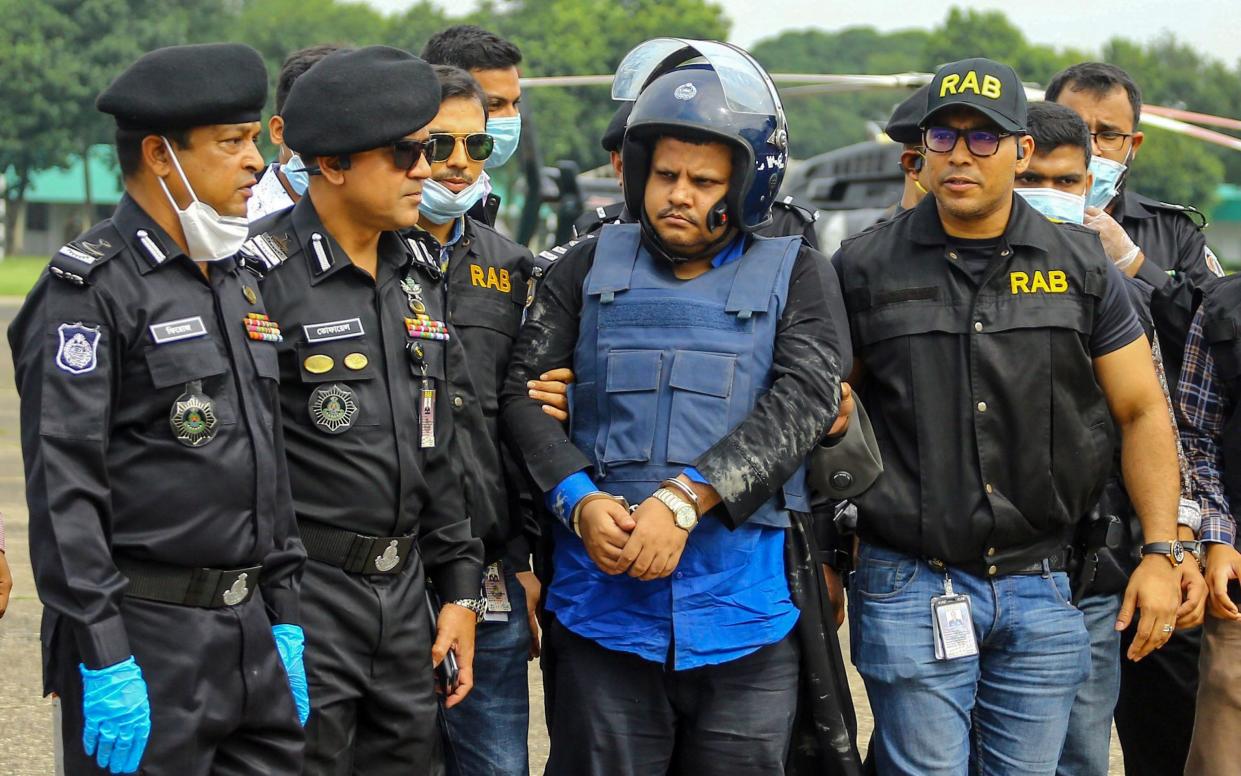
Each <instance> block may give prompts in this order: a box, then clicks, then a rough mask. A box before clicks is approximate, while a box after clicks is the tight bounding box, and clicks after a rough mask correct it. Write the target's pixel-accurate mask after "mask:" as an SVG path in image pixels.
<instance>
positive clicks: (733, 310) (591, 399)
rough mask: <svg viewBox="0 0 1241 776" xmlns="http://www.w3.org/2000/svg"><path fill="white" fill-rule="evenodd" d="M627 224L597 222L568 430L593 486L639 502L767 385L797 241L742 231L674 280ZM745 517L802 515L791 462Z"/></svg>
mask: <svg viewBox="0 0 1241 776" xmlns="http://www.w3.org/2000/svg"><path fill="white" fill-rule="evenodd" d="M640 234H641V232H640V227H639V226H638V225H637V224H615V225H608V226H605V227H603V229H602V230H601V232H600V235H599V244H598V247H597V248H596V249H595V260H594V266H593V267H592V268H591V270H590V273H589V274H588V275H587V276H586V280H585V286H584V295H583V296H584V303H583V309H582V316H581V323H580V329H579V335H578V342H577V350H576V352H575V354H574V370H575V372H576V385H575V387H574V392H573V411H572V416H571V417H572V421H571V434H570V436H571V437H572V439H573V443H574V444H575V445H577V447H578V449H580V450H581V451H582V452H583V453H584V454H585V455H586V456H587V457H588V458H589V459H590V460H591V461H593V462H594V465H595V481H596V482H597V483H598V485H599V487H600V488H602V489H604V490H606V491H608V492H610V493H616V494H618V495H622V496H624V497H625V498H626V499H628V500H629V502H630V503H631V504H637V503H640V502H641V501H642V500H643V499H645V498H646V497H648V496H649V495H650V494H651V492H652V491H653V490H654V489H655V488H657V487H658V485H659V482H660V481H661V480H663V479H665V478H668V477H675V476H676V475H678V474H680V473H681V472H682V471H683V470H684V469H685V468H686V467H689V466H692V465H693V464H694V461H695V460H696V459H697V458H698V457H699V456H700V455H702V454H703V453H705V452H706V451H707V450H709V449H710V448H711V447H712V446H713V445H714V444H716V443H717V442H719V441H720V440H721V439H723V438H724V437H725V436H726V435H727V434H728V432H729V431H731V430H732V429H733V428H734V427H736V426H737V425H738V424H740V423H741V422H742V421H743V420H744V419H745V418H746V417H747V416H748V415H749V414H750V412H751V411H752V410H753V409H754V406H755V404H756V403H757V402H758V399H759V397H760V396H762V395H763V394H764V393H765V392H766V391H767V390H768V389H769V388H770V387H771V382H772V374H771V371H772V370H771V366H772V358H773V354H774V351H775V340H776V328H777V325H778V323H779V320H780V316H781V314H782V313H783V311H784V305H785V302H786V300H787V298H788V287H789V278H790V277H791V276H792V272H793V263H794V261H795V260H796V258H797V254H798V251H799V249H800V247H801V240H800V238H797V237H781V238H771V239H769V238H762V237H752V238H749V239H750V241H751V242H750V245H749V249H748V250H747V251H746V252H745V254H744V255H743V256H742V257H741V258H740V259H738V260H736V261H733V262H730V263H728V264H725V265H723V266H721V267H716V268H713V269H711V270H710V271H708V272H706V273H704V274H702V275H700V276H698V277H696V278H694V279H692V280H678V279H677V278H676V277H675V276H674V275H673V274H672V272H671V269H670V268H669V267H668V265H667V264H666V263H664V262H661V261H660V260H657V259H655V258H654V257H653V256H651V254H650V253H648V252H647V251H646V250H645V249H644V248H643V247H642V244H641V240H640ZM781 495H782V497H781V496H777V497H774V498H772V499H770V500H769V501H767V502H766V503H764V504H763V505H762V506H761V507H759V509H758V510H757V511H756V512H755V513H754V514H753V515H751V516H750V517H749V519H748V521H747V522H748V524H751V525H767V526H774V527H780V528H783V527H786V526H788V524H789V516H788V511H787V510H797V511H802V512H808V511H810V503H809V497H808V490H807V487H806V470H805V465H804V464H803V465H802V466H801V467H800V468H799V469H798V470H797V472H796V473H794V475H793V477H792V478H791V479H790V480H789V481H788V482H787V483H785V485H784V488H783V493H782V494H781Z"/></svg>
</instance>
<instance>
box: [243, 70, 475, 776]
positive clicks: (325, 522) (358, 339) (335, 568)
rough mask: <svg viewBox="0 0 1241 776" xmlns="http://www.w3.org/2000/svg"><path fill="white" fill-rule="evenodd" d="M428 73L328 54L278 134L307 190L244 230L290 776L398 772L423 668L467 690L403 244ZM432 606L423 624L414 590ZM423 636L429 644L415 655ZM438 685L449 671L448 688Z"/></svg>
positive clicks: (426, 292) (439, 466)
mask: <svg viewBox="0 0 1241 776" xmlns="http://www.w3.org/2000/svg"><path fill="white" fill-rule="evenodd" d="M439 104H440V88H439V83H438V81H437V80H436V78H435V74H434V72H433V71H432V70H431V67H430V66H429V65H428V64H426V63H425V62H423V61H422V60H420V59H418V58H417V57H415V56H413V55H412V54H409V53H407V52H404V51H401V50H399V49H394V48H389V47H386V46H369V47H366V48H362V49H357V50H350V51H338V52H336V53H334V54H331V55H329V56H327V57H325V58H324V59H323V60H321V61H320V62H319V63H318V64H316V65H315V66H314V67H312V68H310V69H309V70H308V71H306V73H305V74H304V75H302V76H301V77H300V78H298V79H297V81H296V82H294V84H293V89H292V91H291V92H290V94H289V98H288V101H287V102H286V103H285V107H284V114H283V116H284V123H285V126H284V137H285V141H286V143H287V144H288V146H289V147H290V149H292V150H293V151H294V152H296V153H298V154H299V155H300V156H301V158H302V160H303V161H304V162H305V164H306V166H307V169H308V170H309V171H310V174H311V177H310V186H309V188H308V189H307V193H306V196H305V197H304V198H303V199H302V200H301V201H300V202H298V203H297V205H295V206H294V207H293V208H291V209H289V210H285V211H282V212H280V213H278V214H276V215H273V216H269V217H268V218H265V219H263V220H261V221H258V222H256V223H255V224H254V225H253V228H252V234H253V236H252V238H251V239H250V241H249V242H248V243H247V246H248V250H249V252H250V253H251V255H252V257H253V258H254V259H255V260H256V261H260V262H263V263H264V264H265V265H266V266H267V273H266V276H265V278H264V282H263V288H264V294H265V295H266V296H267V297H268V298H269V299H270V307H269V309H270V311H271V312H272V314H273V316H277V317H278V319H279V320H280V321H281V322H282V323H283V325H284V330H285V338H284V341H283V342H281V343H277V351H278V354H279V360H280V378H281V384H280V398H281V404H282V408H283V410H284V436H285V439H286V440H287V447H288V457H289V471H290V479H291V483H292V491H293V505H294V509H295V511H296V513H297V520H298V528H299V530H300V533H301V536H302V541H303V542H304V543H305V545H306V552H307V555H308V557H309V560H308V561H307V570H306V581H305V584H304V585H303V588H302V593H303V598H302V616H303V618H304V619H305V621H306V622H307V624H308V628H307V629H308V631H309V632H310V634H311V637H310V638H309V639H308V642H307V645H306V666H307V674H308V679H309V684H310V697H311V702H312V709H311V715H310V721H309V723H308V724H307V728H306V736H307V743H306V771H305V772H306V773H308V774H336V773H342V772H344V773H365V774H377V775H378V776H383V775H384V774H398V773H401V774H404V773H408V772H409V770H410V769H411V768H417V767H419V763H426V762H429V760H430V757H431V752H432V750H433V742H434V737H435V735H436V724H435V715H436V704H435V700H434V694H433V673H432V664H433V663H435V664H439V663H441V661H444V660H445V656H446V653H448V652H449V651H450V650H451V651H452V652H454V653H455V659H456V661H457V663H458V664H459V666H460V674H459V683H458V684H456V685H455V686H454V685H452V684H449V685H448V686H446V687H444V688H443V690H444V692H445V693H446V696H445V705H447V706H454V705H456V704H457V703H460V702H461V701H462V700H463V699H464V698H465V697H466V695H467V694H468V693H469V691H470V688H471V686H472V684H473V668H472V663H473V650H474V628H475V622H476V620H477V616H478V614H479V612H480V611H481V608H482V603H481V601H480V600H479V584H478V583H479V579H480V575H481V572H482V547H481V543H480V542H479V541H478V539H475V538H473V537H472V536H471V534H470V522H469V515H468V513H467V511H466V509H465V504H464V501H463V496H462V482H461V480H460V478H459V476H458V473H457V472H456V471H455V468H454V466H453V462H452V455H453V448H452V430H453V426H454V414H455V410H454V409H453V406H452V405H453V401H452V400H453V399H458V398H459V399H460V400H461V401H470V402H473V401H474V399H473V397H471V396H468V395H467V396H464V397H461V394H460V393H459V392H458V391H457V389H456V387H455V386H453V387H452V389H451V390H450V386H449V383H448V381H447V380H446V377H445V363H446V361H447V360H448V358H449V355H448V353H447V351H448V350H449V349H450V348H453V347H459V345H458V343H457V342H456V337H457V335H456V334H455V333H453V332H452V331H451V330H450V329H449V327H448V326H447V324H446V323H445V321H446V316H445V314H444V310H443V295H442V294H441V292H440V291H439V289H438V288H437V285H436V284H437V283H439V282H440V274H439V265H438V263H437V262H435V261H434V260H432V259H431V257H430V256H429V255H428V254H427V253H426V251H425V249H423V248H422V247H421V246H420V245H417V244H411V243H410V242H408V241H407V240H406V239H405V238H404V237H403V236H402V235H401V230H404V229H409V228H410V227H412V226H413V225H414V224H415V223H416V222H417V220H418V207H419V205H420V204H421V202H422V189H423V183H424V181H426V179H427V178H428V176H429V175H430V168H429V166H428V164H427V156H428V155H431V154H432V151H431V150H430V149H431V146H432V142H433V141H432V140H431V138H430V133H429V132H428V131H427V128H426V125H427V123H428V122H429V121H430V120H431V119H432V118H433V117H434V116H435V114H436V112H437V110H438V109H439ZM428 576H429V577H430V580H431V582H432V584H433V586H434V592H435V594H436V595H437V596H438V598H439V599H440V600H441V601H442V602H443V607H442V609H440V611H439V613H438V621H437V623H436V624H435V625H434V626H433V625H432V620H431V612H429V611H428V600H427V595H426V589H425V586H424V579H426V578H427V577H428ZM433 640H434V643H432V641H433ZM447 679H448V680H449V681H451V680H452V677H451V676H449V677H447Z"/></svg>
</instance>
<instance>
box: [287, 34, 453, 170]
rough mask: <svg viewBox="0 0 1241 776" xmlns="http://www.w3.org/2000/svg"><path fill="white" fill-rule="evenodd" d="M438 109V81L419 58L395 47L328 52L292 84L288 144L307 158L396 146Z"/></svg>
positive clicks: (427, 121)
mask: <svg viewBox="0 0 1241 776" xmlns="http://www.w3.org/2000/svg"><path fill="white" fill-rule="evenodd" d="M439 110H440V82H439V79H438V78H436V77H435V71H434V70H433V69H432V68H431V66H430V65H428V64H427V63H426V62H424V61H422V60H421V59H419V58H418V57H416V56H414V55H413V54H411V53H409V52H408V51H402V50H401V49H398V48H392V47H391V46H367V47H366V48H360V49H354V50H351V51H337V52H336V53H334V54H329V55H328V56H326V57H324V58H323V59H321V60H319V62H318V63H316V64H315V65H313V66H312V67H311V68H310V69H309V70H307V71H306V72H305V73H304V74H303V75H302V76H301V77H300V78H298V79H297V80H296V81H294V82H293V88H292V89H290V90H289V97H288V99H286V100H285V101H284V110H283V111H282V112H281V114H280V115H281V117H283V118H284V141H285V144H286V145H288V146H289V148H291V149H293V150H294V151H296V152H298V153H299V154H301V155H302V156H303V157H313V156H343V155H345V154H351V153H356V152H358V151H368V150H370V149H372V148H379V147H381V146H385V145H388V144H390V143H395V142H396V141H398V140H400V139H401V138H403V137H405V136H407V135H409V134H410V133H411V132H414V131H416V130H418V129H419V128H421V127H424V126H426V125H427V124H428V123H430V121H431V119H433V118H435V114H437V113H439Z"/></svg>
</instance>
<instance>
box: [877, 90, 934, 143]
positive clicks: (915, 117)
mask: <svg viewBox="0 0 1241 776" xmlns="http://www.w3.org/2000/svg"><path fill="white" fill-rule="evenodd" d="M930 90H931V85H930V84H923V85H922V86H920V87H918V90H917V91H916V92H914V93H913V94H911V95H909V96H908V97H906V98H905V101H904V102H902V103H901V104H900V105H897V106H896V110H894V111H892V117H891V118H890V119H888V125H887V126H886V127H884V128H883V131H884V132H886V133H887V135H888V137H890V138H892V140H894V141H895V142H897V143H903V144H904V145H922V130H921V129H920V128H919V127H918V122H919V121H921V120H922V114H923V113H926V95H927V92H929V91H930Z"/></svg>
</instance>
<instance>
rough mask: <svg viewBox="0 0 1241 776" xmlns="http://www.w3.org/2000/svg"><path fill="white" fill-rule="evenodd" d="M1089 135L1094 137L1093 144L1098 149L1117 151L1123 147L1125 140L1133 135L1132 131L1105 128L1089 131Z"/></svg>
mask: <svg viewBox="0 0 1241 776" xmlns="http://www.w3.org/2000/svg"><path fill="white" fill-rule="evenodd" d="M1090 136H1091V137H1092V138H1094V142H1095V145H1097V146H1098V147H1099V150H1100V151H1119V150H1120V149H1122V148H1124V147H1125V141H1126V140H1128V139H1129V138H1131V137H1133V133H1132V132H1117V131H1116V130H1114V129H1105V130H1103V131H1101V132H1091V133H1090Z"/></svg>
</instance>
